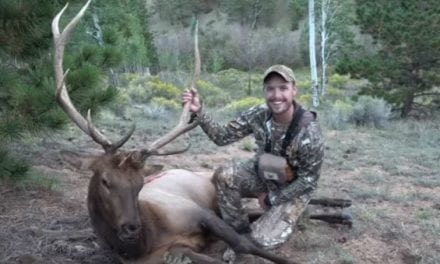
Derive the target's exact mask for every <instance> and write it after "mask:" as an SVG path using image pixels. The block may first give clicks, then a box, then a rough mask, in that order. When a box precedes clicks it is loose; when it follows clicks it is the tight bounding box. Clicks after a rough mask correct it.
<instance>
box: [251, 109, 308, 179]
mask: <svg viewBox="0 0 440 264" xmlns="http://www.w3.org/2000/svg"><path fill="white" fill-rule="evenodd" d="M304 113H305V110H304V109H303V108H302V107H301V106H299V107H298V109H296V111H295V113H294V115H293V119H292V121H291V122H290V124H289V127H288V129H287V131H286V134H285V135H284V139H283V142H282V145H281V153H280V155H281V156H277V155H273V154H271V153H270V152H271V151H272V139H271V137H270V134H271V133H270V131H266V143H265V146H264V152H265V153H264V154H262V155H261V156H260V158H259V159H258V175H259V176H260V177H261V178H262V179H265V180H266V181H267V182H271V183H274V184H275V185H277V186H279V185H282V184H285V183H287V182H291V181H293V180H294V175H295V173H294V171H293V169H292V168H291V166H290V165H289V163H288V162H287V157H288V155H287V151H286V150H287V146H289V144H290V143H291V141H292V139H293V138H294V137H295V135H296V134H298V133H299V130H300V129H301V127H300V125H299V123H300V121H301V118H302V116H303V114H304ZM270 118H271V117H269V118H268V119H270Z"/></svg>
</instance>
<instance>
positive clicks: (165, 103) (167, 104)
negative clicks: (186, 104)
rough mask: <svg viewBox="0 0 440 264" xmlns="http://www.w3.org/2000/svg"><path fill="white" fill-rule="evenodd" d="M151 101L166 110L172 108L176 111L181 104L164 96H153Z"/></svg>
mask: <svg viewBox="0 0 440 264" xmlns="http://www.w3.org/2000/svg"><path fill="white" fill-rule="evenodd" d="M151 103H152V104H153V105H156V106H158V107H163V108H165V109H167V110H172V111H177V110H179V109H181V108H182V106H181V105H180V104H179V103H178V102H176V101H174V100H170V99H167V98H164V97H154V98H153V99H152V100H151Z"/></svg>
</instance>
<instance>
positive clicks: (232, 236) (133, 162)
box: [52, 0, 293, 264]
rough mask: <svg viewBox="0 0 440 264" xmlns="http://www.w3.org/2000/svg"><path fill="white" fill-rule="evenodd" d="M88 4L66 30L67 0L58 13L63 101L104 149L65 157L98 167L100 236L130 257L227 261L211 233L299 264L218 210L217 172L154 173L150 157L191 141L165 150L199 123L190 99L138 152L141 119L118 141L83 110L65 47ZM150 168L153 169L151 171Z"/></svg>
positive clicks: (95, 222) (95, 219) (92, 203)
mask: <svg viewBox="0 0 440 264" xmlns="http://www.w3.org/2000/svg"><path fill="white" fill-rule="evenodd" d="M89 4H90V0H89V1H88V2H87V3H86V4H85V5H84V7H83V8H82V9H81V10H80V12H79V13H78V14H77V15H76V16H75V17H74V18H73V19H72V21H70V22H69V23H68V25H67V26H66V28H65V29H64V30H63V31H62V32H60V30H59V20H60V17H61V16H62V14H63V12H64V10H65V9H66V8H67V5H66V6H65V7H64V8H63V10H61V11H60V13H58V15H57V16H56V17H55V18H54V20H53V22H52V31H53V34H54V46H55V79H56V85H57V91H56V98H57V102H58V103H59V104H60V106H61V107H62V108H63V110H64V111H65V112H66V113H67V115H68V116H69V117H70V119H71V120H72V121H73V122H74V123H75V124H76V125H77V126H78V127H79V128H80V129H81V130H83V131H84V132H85V133H86V134H88V135H89V136H90V137H91V138H92V139H93V140H94V141H95V142H97V143H98V144H100V145H101V146H102V147H103V149H104V151H105V153H104V154H102V155H97V156H91V155H90V156H81V155H78V154H75V153H72V152H62V156H63V157H64V159H65V160H67V161H68V162H69V163H71V164H72V165H74V166H75V167H77V168H79V169H88V170H91V171H93V176H92V178H91V180H90V184H89V191H88V198H87V203H88V210H89V214H90V218H91V222H92V226H93V229H94V231H95V232H96V234H97V235H98V237H99V238H100V239H101V240H102V242H103V243H104V244H105V245H106V246H108V247H109V248H110V249H111V250H112V252H114V253H115V254H116V255H117V256H119V258H120V259H121V260H122V261H123V262H124V263H145V264H147V263H151V264H156V263H162V259H163V255H164V253H165V252H170V253H171V254H173V253H178V254H183V255H185V256H187V257H188V258H190V259H191V260H192V261H193V263H222V262H221V261H219V260H215V259H213V258H211V257H208V256H206V255H203V254H200V253H197V252H200V250H201V249H202V247H203V246H204V245H205V241H206V237H207V235H213V236H216V237H217V238H219V239H222V240H224V241H225V242H226V243H228V244H229V245H230V246H231V247H232V248H233V249H235V251H236V252H238V253H246V254H253V255H257V256H260V257H263V258H266V259H268V260H271V261H273V262H275V263H293V262H289V261H288V260H286V259H284V258H282V257H279V256H275V255H274V254H271V253H269V252H267V251H265V250H263V249H260V248H258V247H257V246H255V245H254V244H253V243H252V242H251V241H250V240H248V239H247V238H245V237H243V236H240V235H239V234H237V233H236V232H235V231H234V230H233V229H232V228H231V227H229V226H228V225H227V224H226V223H225V222H224V221H222V220H221V219H220V218H219V217H218V215H217V214H216V211H217V210H216V202H215V197H216V191H215V188H214V185H213V184H212V182H211V178H212V176H211V175H201V174H196V173H193V172H190V171H186V170H168V171H164V172H160V173H159V174H157V173H156V174H154V169H152V168H150V167H148V166H146V165H145V160H146V159H147V158H148V157H149V156H152V155H170V154H176V153H181V152H184V151H186V150H187V149H188V147H189V146H188V147H185V148H182V149H175V150H168V151H162V150H160V148H162V147H163V146H165V145H166V144H167V143H169V142H171V141H172V140H174V139H175V138H176V137H178V136H179V135H181V134H183V133H185V132H186V131H188V130H190V129H192V128H194V127H195V126H196V125H197V124H196V123H194V122H189V120H190V118H189V104H187V105H186V106H184V109H183V113H182V115H181V118H180V121H179V123H178V125H177V126H176V127H175V128H174V129H172V130H171V131H170V132H168V133H167V134H166V135H164V136H163V137H161V138H160V139H158V140H156V141H154V142H153V143H152V144H150V145H149V146H148V147H146V148H144V149H140V150H134V151H123V150H120V148H121V147H122V145H123V144H124V143H125V142H126V141H127V140H128V139H129V138H130V136H131V135H132V133H133V131H134V126H133V128H132V129H131V130H130V131H129V133H127V135H125V136H124V137H123V138H122V139H121V140H119V141H118V142H116V143H112V142H111V141H109V140H108V139H107V138H106V137H105V136H104V135H103V134H101V133H100V132H99V131H98V130H97V129H96V128H95V127H94V126H93V124H92V122H91V119H90V111H89V113H88V116H87V119H86V118H84V117H83V116H82V115H81V114H80V113H79V112H78V111H77V110H76V108H75V106H74V105H73V104H72V102H71V100H70V98H69V95H68V92H67V88H66V85H65V82H64V81H65V77H66V75H67V72H68V71H66V72H64V70H63V54H64V48H65V45H66V44H67V42H68V39H69V37H70V35H71V34H72V32H73V30H74V27H75V26H76V24H77V23H78V22H79V20H80V19H81V17H82V16H83V15H84V13H85V11H86V9H87V7H88V5H89ZM194 39H195V57H196V62H195V71H194V77H193V80H192V85H193V87H194V86H195V82H196V81H197V78H198V75H199V74H200V57H199V54H198V47H197V46H198V44H197V33H196V34H195V38H194ZM151 174H154V175H153V176H150V177H147V178H145V176H148V175H151Z"/></svg>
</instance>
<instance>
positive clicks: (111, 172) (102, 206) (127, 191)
mask: <svg viewBox="0 0 440 264" xmlns="http://www.w3.org/2000/svg"><path fill="white" fill-rule="evenodd" d="M90 2H91V0H88V1H87V3H86V4H85V5H84V6H83V7H82V9H81V10H80V11H79V12H78V14H77V15H76V16H75V17H74V18H73V19H72V20H71V21H70V22H69V23H68V24H67V26H66V27H65V29H64V30H63V31H61V32H60V29H59V20H60V18H61V16H62V14H63V12H64V11H65V10H66V8H67V5H66V6H65V7H64V8H63V9H62V10H61V11H60V12H59V13H58V14H57V15H56V16H55V18H54V19H53V21H52V32H53V36H54V47H55V55H54V66H55V80H56V85H57V87H56V100H57V102H58V103H59V105H60V106H61V107H62V109H63V110H64V111H65V112H66V113H67V115H68V116H69V117H70V119H71V120H72V121H73V122H74V123H75V124H76V125H77V126H78V127H79V128H80V129H81V130H82V131H84V132H85V133H86V134H88V135H89V136H90V137H91V138H92V139H93V140H94V141H95V142H96V143H98V144H99V145H101V146H102V147H103V149H104V154H102V155H96V156H90V155H88V156H82V155H78V154H75V153H72V152H62V156H63V158H64V159H65V160H67V161H68V162H69V163H70V164H72V165H74V166H75V167H76V168H79V169H89V170H92V171H93V173H94V174H93V176H92V178H91V180H90V185H89V195H88V207H89V213H90V215H91V218H92V224H93V222H94V221H99V225H98V223H95V224H94V227H95V229H97V232H101V233H108V232H107V231H108V230H111V231H112V232H113V233H116V234H117V238H118V239H119V240H120V241H122V242H133V241H136V240H137V239H138V238H139V236H140V235H141V232H140V231H141V220H140V216H139V208H138V200H137V196H138V194H139V191H140V190H141V188H142V186H143V184H144V178H143V177H144V176H145V175H146V174H148V173H151V172H152V171H151V167H145V166H144V163H145V160H146V159H147V158H148V157H149V156H152V155H171V154H177V153H182V152H184V151H186V150H188V148H189V144H188V145H187V146H186V147H184V148H180V149H172V150H161V149H160V148H162V147H163V146H165V145H166V144H168V143H169V142H171V141H172V140H174V139H175V138H177V137H178V136H179V135H181V134H184V133H185V132H187V131H189V130H191V129H193V128H194V127H196V126H197V123H196V122H190V114H189V104H186V105H185V106H184V108H183V112H182V114H181V117H180V120H179V123H178V124H177V125H176V126H175V127H174V128H173V129H172V130H171V131H169V132H168V133H167V134H166V135H164V136H162V137H161V138H159V139H157V140H156V141H154V142H153V143H151V144H150V145H149V146H147V147H145V148H142V149H140V150H134V151H122V150H120V148H121V147H122V146H123V145H124V143H125V142H127V140H128V139H129V138H130V137H131V135H132V134H133V132H134V129H135V126H134V125H133V126H132V127H131V129H130V130H129V132H128V133H127V134H126V135H125V136H123V137H122V139H121V140H119V141H117V142H116V143H112V142H111V141H110V140H108V139H107V138H106V137H105V136H104V135H103V134H102V133H101V132H100V131H99V130H98V129H96V127H95V126H94V125H93V124H92V121H91V117H90V116H91V115H90V110H89V111H88V114H87V118H84V117H83V115H81V114H80V113H79V112H78V110H77V109H76V108H75V106H74V105H73V103H72V102H71V100H70V97H69V94H68V91H67V88H66V84H65V79H66V75H67V74H68V70H67V71H64V70H63V54H64V49H65V46H66V44H67V43H68V40H69V38H70V35H71V34H72V32H73V30H74V28H75V26H76V25H77V24H78V22H79V21H80V19H81V17H82V16H83V15H84V13H85V11H86V9H87V7H88V6H89V4H90ZM196 30H197V27H196ZM194 41H195V58H196V61H195V70H194V75H193V80H192V85H193V87H194V86H195V83H196V81H197V79H198V77H199V75H200V56H199V51H198V43H197V31H196V33H195V37H194ZM156 169H157V168H156ZM153 170H154V168H153ZM101 220H103V222H105V223H106V224H107V227H105V226H104V227H102V226H101V224H103V223H102V222H101ZM100 229H107V231H106V230H100ZM100 235H104V236H106V234H100ZM110 239H113V238H110Z"/></svg>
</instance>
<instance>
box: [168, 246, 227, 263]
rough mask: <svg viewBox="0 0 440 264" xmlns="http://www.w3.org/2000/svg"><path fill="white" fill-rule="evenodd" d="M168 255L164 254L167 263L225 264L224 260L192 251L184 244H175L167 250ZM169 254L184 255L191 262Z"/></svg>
mask: <svg viewBox="0 0 440 264" xmlns="http://www.w3.org/2000/svg"><path fill="white" fill-rule="evenodd" d="M169 253H170V255H168V256H166V257H165V259H166V260H167V261H166V263H167V264H171V263H173V264H184V263H185V264H186V263H188V264H225V262H223V261H220V260H217V259H214V258H211V257H210V256H207V255H203V254H200V253H197V252H195V251H193V250H192V249H191V248H189V247H185V246H176V247H173V248H171V249H170V250H169ZM171 256H184V257H186V258H187V259H189V260H190V261H191V262H189V261H188V260H186V261H185V260H181V258H180V257H177V258H173V257H171Z"/></svg>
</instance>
